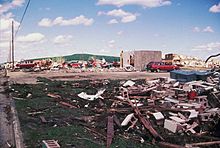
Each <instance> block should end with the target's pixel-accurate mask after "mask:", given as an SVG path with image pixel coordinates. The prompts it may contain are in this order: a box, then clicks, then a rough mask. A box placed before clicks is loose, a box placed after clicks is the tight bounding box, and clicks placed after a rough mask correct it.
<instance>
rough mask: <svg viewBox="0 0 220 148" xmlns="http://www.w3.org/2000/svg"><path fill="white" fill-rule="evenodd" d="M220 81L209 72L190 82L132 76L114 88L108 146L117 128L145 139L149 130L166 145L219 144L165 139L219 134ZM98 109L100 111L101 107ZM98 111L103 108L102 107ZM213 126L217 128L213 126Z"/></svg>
mask: <svg viewBox="0 0 220 148" xmlns="http://www.w3.org/2000/svg"><path fill="white" fill-rule="evenodd" d="M219 84H220V83H219V77H211V76H210V77H208V78H207V81H191V82H187V83H181V82H178V81H176V80H175V79H170V78H158V79H154V80H149V81H146V83H145V84H136V83H135V82H133V81H131V80H129V81H127V82H125V83H123V84H121V86H120V87H115V88H114V91H113V92H112V94H114V99H113V100H114V101H113V102H111V105H110V108H109V109H108V112H110V113H111V114H109V115H108V118H107V120H108V121H107V147H109V146H110V144H111V142H112V140H113V137H114V133H115V130H118V129H120V131H123V132H125V133H126V132H128V133H129V132H130V131H136V133H139V134H138V135H139V136H140V141H141V142H144V139H146V137H145V138H144V136H143V135H145V134H146V135H147V137H152V138H153V139H154V140H156V142H159V143H158V144H159V145H161V146H163V147H181V146H185V147H194V146H201V145H206V146H207V145H213V144H214V145H215V144H217V145H218V144H220V141H218V140H217V141H212V142H210V141H208V142H202V143H191V144H190V143H185V142H183V143H181V145H175V144H176V143H178V142H175V141H171V140H169V141H168V143H167V141H166V136H167V135H170V134H174V135H175V134H177V135H178V134H180V135H194V136H195V135H196V136H203V135H209V136H217V137H219V136H220V133H219V130H220V129H219V124H220V122H219V117H220V109H219V107H220V85H219ZM104 92H105V90H104V89H103V90H100V91H98V93H97V94H96V95H87V94H86V93H85V92H82V93H80V94H78V97H80V98H82V99H85V100H88V101H94V100H96V99H101V100H102V99H104V98H103V97H102V96H101V95H102V94H103V93H104ZM104 100H105V99H104ZM87 107H88V106H87ZM95 110H96V111H98V108H95ZM99 111H103V110H102V109H101V108H100V109H99ZM121 113H123V114H124V113H127V115H126V117H125V118H123V120H120V119H119V116H120V117H122V116H123V115H121ZM214 127H215V128H218V129H215V130H213V129H214ZM147 133H150V134H147ZM141 135H142V136H141ZM146 135H145V136H146ZM150 135H151V136H150ZM216 139H218V138H216ZM209 140H210V139H209ZM153 143H154V142H153ZM171 143H173V144H171ZM218 146H219V145H218Z"/></svg>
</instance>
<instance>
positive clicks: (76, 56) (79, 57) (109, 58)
mask: <svg viewBox="0 0 220 148" xmlns="http://www.w3.org/2000/svg"><path fill="white" fill-rule="evenodd" d="M92 57H94V58H96V59H102V58H104V59H105V60H106V61H107V62H113V61H120V58H119V57H115V56H105V55H93V54H73V55H67V56H62V58H64V59H65V61H74V60H77V61H78V60H83V61H87V60H89V59H91V58H92ZM48 58H51V59H54V58H58V57H47V58H38V59H34V60H41V59H48Z"/></svg>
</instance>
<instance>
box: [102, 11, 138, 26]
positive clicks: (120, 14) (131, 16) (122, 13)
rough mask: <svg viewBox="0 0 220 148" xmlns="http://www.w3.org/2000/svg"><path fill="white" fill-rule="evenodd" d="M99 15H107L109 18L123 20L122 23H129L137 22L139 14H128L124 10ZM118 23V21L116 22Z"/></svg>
mask: <svg viewBox="0 0 220 148" xmlns="http://www.w3.org/2000/svg"><path fill="white" fill-rule="evenodd" d="M98 15H99V16H100V15H107V16H113V17H117V18H120V19H121V22H122V23H128V22H133V21H135V20H136V18H137V15H138V14H133V13H131V12H126V11H124V10H122V9H114V10H111V11H108V12H103V11H99V12H98ZM115 22H116V20H115Z"/></svg>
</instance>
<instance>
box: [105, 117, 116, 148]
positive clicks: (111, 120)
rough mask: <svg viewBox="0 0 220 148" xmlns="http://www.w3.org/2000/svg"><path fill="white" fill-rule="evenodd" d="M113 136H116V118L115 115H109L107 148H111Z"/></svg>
mask: <svg viewBox="0 0 220 148" xmlns="http://www.w3.org/2000/svg"><path fill="white" fill-rule="evenodd" d="M113 137H114V118H113V116H108V125H107V148H109V147H110V146H111V143H112V139H113Z"/></svg>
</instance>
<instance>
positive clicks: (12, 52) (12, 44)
mask: <svg viewBox="0 0 220 148" xmlns="http://www.w3.org/2000/svg"><path fill="white" fill-rule="evenodd" d="M11 33H12V35H11V54H12V69H13V70H14V66H15V65H14V64H15V63H14V62H15V61H14V60H15V59H14V21H12V26H11Z"/></svg>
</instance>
